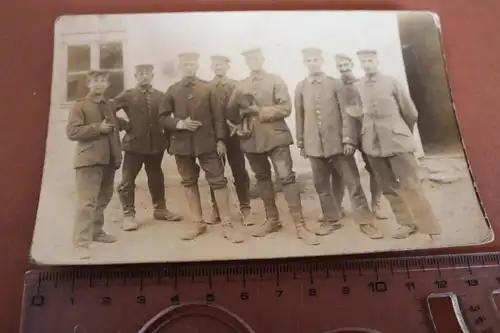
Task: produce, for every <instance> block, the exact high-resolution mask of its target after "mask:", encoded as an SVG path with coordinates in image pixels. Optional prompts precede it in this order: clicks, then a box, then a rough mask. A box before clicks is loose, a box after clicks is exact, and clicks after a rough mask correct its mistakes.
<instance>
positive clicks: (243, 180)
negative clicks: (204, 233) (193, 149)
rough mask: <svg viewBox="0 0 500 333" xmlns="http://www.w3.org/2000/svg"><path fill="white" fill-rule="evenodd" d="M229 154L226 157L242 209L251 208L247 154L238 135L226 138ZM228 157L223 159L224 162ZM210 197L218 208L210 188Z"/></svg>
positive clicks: (215, 207) (213, 204)
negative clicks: (246, 162) (242, 148)
mask: <svg viewBox="0 0 500 333" xmlns="http://www.w3.org/2000/svg"><path fill="white" fill-rule="evenodd" d="M226 149H227V154H226V158H227V161H228V162H229V166H230V167H231V172H232V174H233V179H234V187H235V189H236V195H237V196H238V201H239V204H240V210H242V209H249V208H250V177H249V176H248V172H247V169H246V164H245V154H244V153H243V151H242V150H241V146H240V139H239V138H238V137H237V136H230V137H228V139H227V140H226ZM226 158H225V159H223V162H224V164H225V163H226ZM210 197H211V199H212V206H213V207H214V209H217V206H216V205H215V197H214V192H213V190H212V189H210Z"/></svg>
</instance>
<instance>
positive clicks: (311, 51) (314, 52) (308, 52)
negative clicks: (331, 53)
mask: <svg viewBox="0 0 500 333" xmlns="http://www.w3.org/2000/svg"><path fill="white" fill-rule="evenodd" d="M322 53H323V51H322V50H321V49H318V48H316V47H308V48H305V49H303V50H302V54H303V55H304V56H305V57H307V56H321V54H322Z"/></svg>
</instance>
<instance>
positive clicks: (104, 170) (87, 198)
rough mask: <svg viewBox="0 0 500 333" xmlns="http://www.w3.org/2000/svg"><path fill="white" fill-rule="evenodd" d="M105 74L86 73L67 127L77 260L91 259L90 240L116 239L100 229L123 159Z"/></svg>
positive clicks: (113, 240) (105, 241)
mask: <svg viewBox="0 0 500 333" xmlns="http://www.w3.org/2000/svg"><path fill="white" fill-rule="evenodd" d="M108 77H109V73H108V72H106V71H97V70H93V71H90V72H89V73H88V78H87V84H88V88H89V94H88V95H87V96H86V97H85V98H83V99H80V100H78V101H77V102H76V103H75V104H74V105H73V107H72V109H71V111H70V113H69V118H68V123H67V126H66V135H67V137H68V139H69V140H71V141H76V142H77V145H76V156H75V161H74V168H75V173H76V178H75V180H76V195H77V203H76V206H77V211H76V216H75V217H76V219H75V226H74V231H73V245H74V247H75V252H76V256H77V257H78V258H80V259H88V258H90V249H89V246H90V244H91V243H92V241H94V242H100V243H113V242H115V241H116V238H115V237H113V236H111V235H108V234H106V233H105V232H104V230H103V226H104V211H105V209H106V207H107V206H108V204H109V202H110V201H111V198H112V197H113V185H114V179H115V172H116V170H117V169H118V168H120V164H121V161H122V155H121V150H120V137H119V135H118V127H119V124H118V120H117V118H116V116H115V112H114V110H115V109H114V108H115V106H114V105H113V103H110V102H109V101H108V100H107V99H106V98H105V96H104V92H105V91H106V89H107V88H108V86H109V79H108Z"/></svg>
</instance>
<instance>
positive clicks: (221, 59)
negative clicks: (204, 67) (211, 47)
mask: <svg viewBox="0 0 500 333" xmlns="http://www.w3.org/2000/svg"><path fill="white" fill-rule="evenodd" d="M210 58H211V59H212V61H213V62H227V63H229V62H231V60H230V59H229V58H228V57H226V56H224V55H219V54H214V55H213V56H211V57H210Z"/></svg>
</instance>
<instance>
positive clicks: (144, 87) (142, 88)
mask: <svg viewBox="0 0 500 333" xmlns="http://www.w3.org/2000/svg"><path fill="white" fill-rule="evenodd" d="M136 88H137V90H139V91H140V92H142V93H146V92H147V93H151V92H152V91H153V86H152V85H151V84H147V85H140V84H138V85H137V86H136Z"/></svg>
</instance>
